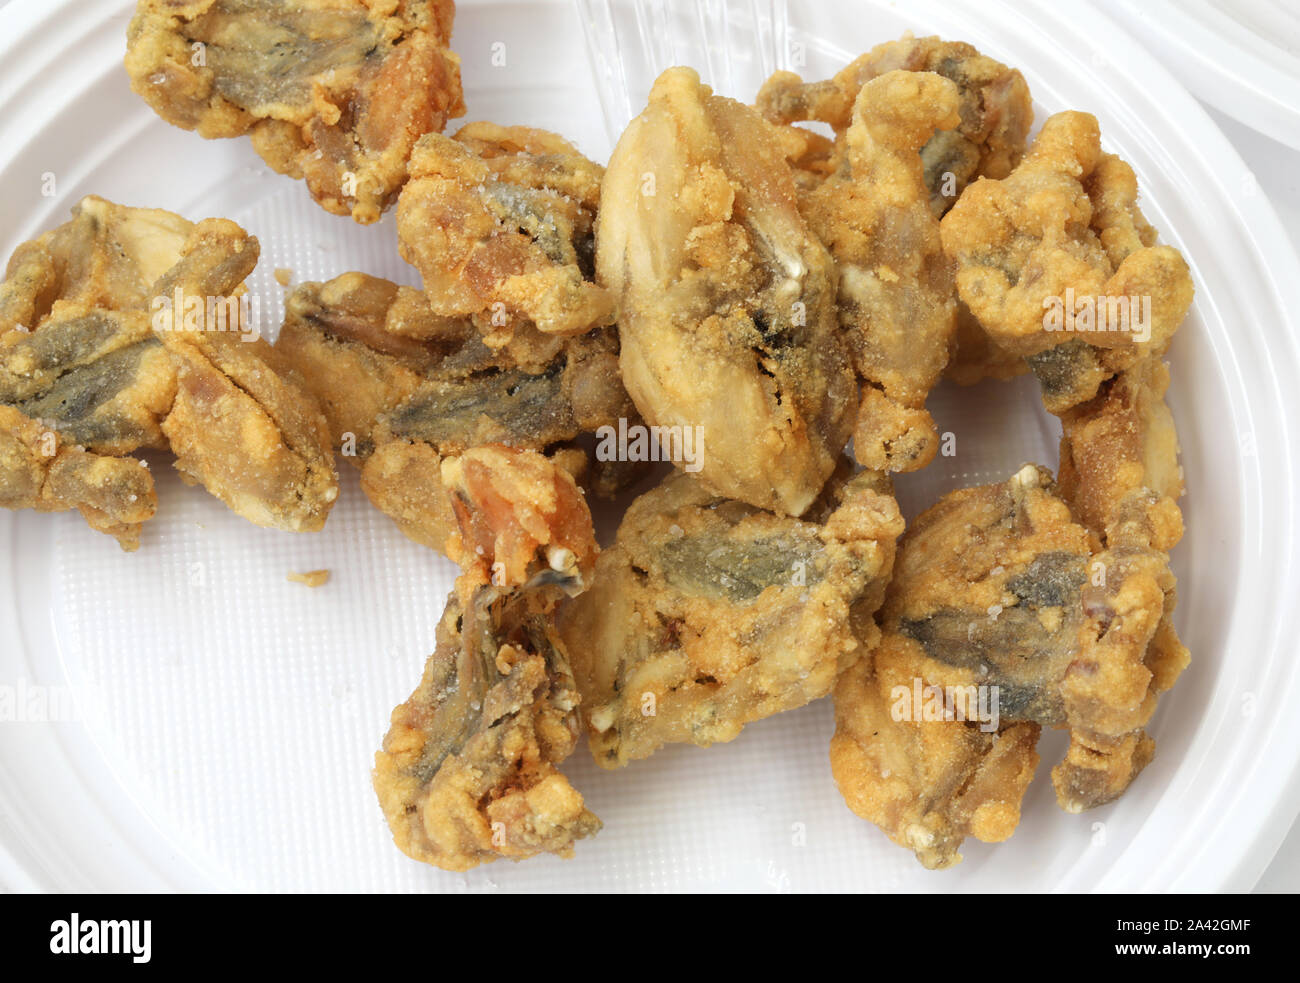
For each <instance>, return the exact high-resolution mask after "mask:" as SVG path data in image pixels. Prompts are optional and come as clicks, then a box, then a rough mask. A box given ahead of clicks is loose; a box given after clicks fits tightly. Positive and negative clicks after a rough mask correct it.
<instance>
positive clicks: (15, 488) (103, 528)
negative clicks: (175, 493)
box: [0, 405, 158, 550]
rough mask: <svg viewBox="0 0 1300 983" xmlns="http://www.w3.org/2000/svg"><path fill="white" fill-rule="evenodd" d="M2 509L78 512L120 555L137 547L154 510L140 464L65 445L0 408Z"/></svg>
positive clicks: (26, 419)
mask: <svg viewBox="0 0 1300 983" xmlns="http://www.w3.org/2000/svg"><path fill="white" fill-rule="evenodd" d="M0 507H3V508H7V509H36V510H38V511H40V512H62V511H66V510H68V509H74V508H75V509H77V510H78V511H79V512H80V513H81V514H82V516H83V517H84V518H85V520H86V522H87V523H89V524H90V527H91V528H92V529H96V530H98V531H99V532H105V533H108V534H109V535H111V536H113V537H115V538H116V539H117V541H118V543H119V544H120V545H121V546H122V549H124V550H135V549H138V548H139V546H140V526H141V524H142V523H144V522H145V521H146V520H148V519H151V518H152V517H153V514H154V512H155V511H156V510H157V508H158V497H157V495H155V494H154V487H153V476H152V475H151V474H150V473H149V469H148V468H146V467H145V466H144V462H143V461H138V460H135V459H134V458H129V457H114V456H111V455H104V454H96V453H93V452H91V451H86V450H82V449H80V448H77V447H74V446H69V445H68V444H67V443H66V442H65V441H64V440H63V438H62V437H61V436H60V435H59V434H58V433H57V432H56V431H54V430H50V429H48V428H46V427H45V426H44V425H43V424H41V423H39V422H38V421H36V420H33V419H31V418H30V417H28V416H25V415H24V414H22V413H21V412H19V411H18V410H16V409H14V408H13V407H12V406H4V405H0Z"/></svg>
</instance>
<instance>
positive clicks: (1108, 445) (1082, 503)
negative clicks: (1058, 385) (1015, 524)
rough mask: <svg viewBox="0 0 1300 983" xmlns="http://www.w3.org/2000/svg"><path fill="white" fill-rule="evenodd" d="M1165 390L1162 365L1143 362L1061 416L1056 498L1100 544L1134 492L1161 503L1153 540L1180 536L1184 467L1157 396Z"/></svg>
mask: <svg viewBox="0 0 1300 983" xmlns="http://www.w3.org/2000/svg"><path fill="white" fill-rule="evenodd" d="M1168 388H1169V369H1168V367H1167V366H1166V365H1165V364H1164V362H1162V361H1161V360H1160V359H1157V358H1148V359H1143V360H1142V361H1140V362H1138V363H1137V364H1136V365H1135V366H1133V368H1131V369H1129V370H1128V371H1126V372H1122V373H1120V374H1119V375H1118V376H1117V377H1116V378H1114V379H1113V380H1111V381H1109V382H1107V383H1105V384H1104V385H1103V386H1102V390H1101V392H1099V393H1098V394H1097V396H1096V397H1095V398H1094V399H1092V400H1091V401H1089V402H1088V403H1085V404H1083V405H1081V406H1078V407H1075V408H1074V409H1072V410H1070V411H1068V412H1066V413H1065V414H1064V415H1063V416H1062V418H1061V423H1062V429H1063V435H1062V437H1061V467H1060V482H1061V497H1062V498H1064V499H1065V500H1066V501H1067V502H1068V503H1069V504H1070V511H1071V512H1072V513H1073V514H1074V517H1075V519H1076V520H1077V521H1079V522H1081V523H1082V524H1083V525H1085V526H1087V527H1088V528H1089V529H1092V530H1093V531H1094V532H1096V533H1097V534H1098V535H1099V536H1101V537H1102V538H1103V539H1105V540H1106V541H1107V542H1109V541H1110V539H1111V538H1112V534H1113V533H1114V532H1115V531H1116V529H1115V527H1116V524H1117V522H1119V521H1122V520H1123V519H1124V518H1125V517H1126V512H1129V511H1130V510H1129V509H1127V508H1126V504H1127V503H1130V502H1133V501H1135V496H1136V500H1137V501H1141V500H1143V499H1146V498H1152V499H1153V500H1155V501H1159V500H1167V504H1166V505H1164V506H1163V507H1162V511H1163V512H1164V513H1165V516H1166V519H1165V520H1164V521H1162V522H1159V523H1158V525H1159V528H1155V527H1153V528H1152V529H1151V531H1150V539H1151V540H1152V544H1153V545H1155V546H1157V547H1158V548H1159V549H1165V550H1168V549H1172V548H1173V547H1174V545H1175V544H1176V543H1177V542H1178V539H1179V538H1180V537H1181V533H1182V524H1181V520H1179V519H1178V518H1177V515H1176V513H1177V508H1176V507H1175V506H1174V502H1175V501H1176V500H1177V499H1178V498H1179V497H1181V496H1182V493H1183V469H1182V467H1181V466H1180V465H1179V463H1178V433H1177V431H1176V430H1175V429H1174V418H1173V414H1172V413H1170V412H1169V407H1168V406H1167V405H1165V401H1164V396H1165V392H1166V391H1167V390H1168ZM1171 510H1172V512H1171ZM1162 530H1164V531H1162Z"/></svg>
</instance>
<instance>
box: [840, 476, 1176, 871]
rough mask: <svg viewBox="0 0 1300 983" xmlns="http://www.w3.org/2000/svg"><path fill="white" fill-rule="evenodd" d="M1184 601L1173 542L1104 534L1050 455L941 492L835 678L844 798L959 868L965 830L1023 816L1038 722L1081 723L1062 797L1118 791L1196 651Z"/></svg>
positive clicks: (927, 855)
mask: <svg viewBox="0 0 1300 983" xmlns="http://www.w3.org/2000/svg"><path fill="white" fill-rule="evenodd" d="M1173 603H1174V596H1173V578H1172V576H1171V575H1170V574H1169V568H1168V557H1167V556H1166V555H1165V554H1164V553H1163V552H1161V551H1160V550H1159V549H1158V548H1155V547H1153V545H1152V543H1151V542H1150V541H1149V540H1144V539H1143V538H1142V535H1141V532H1140V530H1138V529H1137V527H1135V526H1132V525H1129V526H1126V527H1125V536H1124V539H1123V542H1122V545H1120V544H1112V545H1109V547H1108V548H1106V549H1102V547H1101V545H1100V544H1099V542H1098V540H1097V537H1096V536H1095V535H1094V534H1093V533H1092V532H1091V531H1090V530H1088V529H1086V528H1084V527H1083V526H1081V525H1079V524H1077V523H1076V522H1074V521H1073V520H1072V518H1071V515H1070V511H1069V508H1068V507H1067V505H1066V504H1065V503H1064V502H1063V501H1061V499H1060V498H1058V497H1057V495H1056V493H1055V489H1054V486H1053V483H1052V478H1051V474H1050V473H1049V472H1048V471H1046V470H1045V469H1043V468H1038V467H1035V466H1033V465H1026V466H1025V467H1024V468H1023V469H1021V471H1020V472H1018V473H1017V474H1016V475H1014V476H1013V477H1012V478H1011V479H1010V480H1009V481H1007V482H1004V483H1001V484H993V485H984V486H981V487H978V488H967V489H962V490H960V491H957V492H953V493H951V494H949V495H947V496H945V497H944V498H943V499H941V500H940V501H939V502H938V503H937V504H936V505H935V506H933V507H932V508H930V509H929V510H927V511H926V512H925V513H923V514H922V515H921V516H919V517H918V518H917V520H916V521H915V522H914V523H913V524H912V526H911V527H910V528H909V529H908V531H907V534H906V535H905V536H904V537H903V539H902V541H901V543H900V545H899V553H898V558H897V562H896V564H895V568H894V578H893V580H892V581H891V583H890V585H889V589H888V592H887V594H886V598H885V602H884V605H883V607H882V609H881V615H880V622H881V631H882V632H883V640H882V642H881V644H880V645H879V646H878V647H877V648H876V650H875V652H874V653H873V655H872V656H870V657H868V658H864V659H863V660H862V661H861V662H860V663H859V664H858V665H856V666H854V667H852V668H850V669H849V670H848V671H847V672H846V673H845V674H844V676H843V677H842V678H841V680H840V682H839V683H838V684H837V687H836V714H837V722H838V723H837V731H836V735H835V738H834V739H833V741H832V745H831V762H832V770H833V772H834V774H835V777H836V781H837V782H838V783H839V785H840V788H841V791H842V792H843V793H844V795H845V798H846V800H847V801H848V804H849V806H850V808H852V809H853V810H854V811H855V812H857V813H858V814H859V815H861V816H863V817H864V818H866V819H869V820H871V821H872V822H875V823H876V824H877V825H879V826H881V828H882V829H884V830H885V832H886V833H888V834H889V835H890V837H891V838H892V839H894V840H895V842H897V843H900V844H901V845H904V846H908V847H910V848H911V849H913V850H914V851H915V852H916V854H917V856H918V858H919V859H920V860H921V862H922V863H923V864H924V865H925V866H927V867H946V866H950V865H951V864H954V863H956V862H957V861H958V860H960V855H959V854H958V852H957V851H958V848H959V847H960V844H961V841H962V839H963V838H964V837H966V836H975V837H977V838H978V839H981V840H985V841H988V842H997V841H1000V840H1003V839H1006V838H1007V837H1008V836H1010V835H1011V833H1012V832H1013V831H1014V829H1015V826H1016V824H1017V823H1018V821H1019V810H1020V801H1021V799H1022V797H1023V795H1024V791H1025V788H1026V786H1027V785H1028V783H1029V780H1030V779H1031V778H1032V775H1033V771H1034V768H1035V766H1036V764H1037V761H1038V756H1037V754H1036V753H1035V751H1034V744H1035V742H1036V740H1037V737H1038V731H1039V728H1040V727H1042V726H1046V727H1059V728H1067V729H1068V730H1069V731H1070V736H1071V751H1070V752H1069V755H1068V756H1067V758H1066V760H1065V761H1064V762H1062V763H1061V764H1059V765H1057V767H1056V769H1055V770H1054V772H1053V780H1054V782H1055V784H1056V787H1057V794H1058V801H1059V803H1060V805H1061V807H1062V808H1064V809H1066V810H1068V811H1072V812H1075V811H1078V810H1080V809H1082V808H1087V807H1090V806H1094V805H1100V804H1102V803H1103V802H1107V801H1110V800H1111V799H1112V798H1114V797H1115V796H1117V795H1119V794H1120V793H1121V792H1123V790H1124V789H1125V788H1127V786H1128V784H1129V783H1131V782H1132V780H1133V779H1134V778H1135V777H1136V776H1137V774H1138V772H1139V771H1141V769H1142V767H1143V766H1144V765H1145V764H1146V763H1147V761H1149V760H1150V754H1151V750H1152V748H1153V747H1154V745H1153V743H1152V742H1151V740H1150V738H1149V737H1147V736H1146V735H1145V734H1144V733H1142V727H1144V726H1145V724H1146V723H1147V721H1148V720H1149V719H1150V715H1151V712H1152V711H1153V710H1154V707H1155V701H1156V699H1157V697H1158V695H1159V693H1160V692H1163V691H1164V690H1165V689H1168V687H1169V686H1170V685H1172V684H1173V681H1174V679H1175V678H1176V677H1177V674H1178V672H1179V671H1180V670H1181V664H1180V662H1179V660H1180V658H1181V659H1182V664H1185V650H1182V649H1181V646H1178V645H1177V639H1176V637H1174V636H1173V634H1172V627H1171V624H1170V622H1169V619H1168V615H1169V614H1170V612H1172V609H1173ZM932 708H937V709H935V712H931V710H932Z"/></svg>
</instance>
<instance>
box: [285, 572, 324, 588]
mask: <svg viewBox="0 0 1300 983" xmlns="http://www.w3.org/2000/svg"><path fill="white" fill-rule="evenodd" d="M329 579H330V572H329V571H328V570H309V571H307V572H306V573H291V574H289V581H290V583H294V584H306V585H307V586H308V587H320V586H321V585H323V584H325V583H326V582H328V581H329Z"/></svg>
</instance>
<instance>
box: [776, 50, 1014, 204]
mask: <svg viewBox="0 0 1300 983" xmlns="http://www.w3.org/2000/svg"><path fill="white" fill-rule="evenodd" d="M892 71H907V72H934V73H936V74H938V75H942V76H943V77H944V78H946V79H948V80H949V81H950V82H952V83H953V84H954V85H955V86H956V89H957V94H958V97H959V103H958V107H957V108H958V111H959V113H960V115H961V121H960V123H959V124H958V125H957V126H956V127H952V128H947V129H936V130H934V131H933V132H932V134H931V135H930V136H929V137H928V139H925V140H923V141H922V143H923V146H921V148H920V153H921V162H922V165H923V167H924V173H925V185H926V187H927V188H928V189H929V201H930V207H931V209H932V211H933V213H934V215H935V217H936V218H937V217H940V216H942V215H943V214H944V212H946V211H947V210H948V209H949V208H951V207H952V204H953V202H955V201H956V200H957V198H958V196H959V195H961V193H962V191H963V189H965V187H966V186H967V185H968V184H970V183H971V182H972V181H974V180H975V179H976V178H978V177H990V178H1001V177H1006V176H1007V174H1009V173H1010V172H1011V169H1012V168H1013V167H1015V165H1016V164H1017V163H1018V162H1019V160H1020V157H1021V155H1022V154H1023V153H1024V150H1025V138H1026V137H1027V136H1028V135H1029V128H1030V126H1031V125H1032V123H1033V119H1034V112H1033V102H1032V100H1031V99H1030V97H1029V87H1028V86H1027V85H1026V84H1025V80H1024V77H1023V76H1022V75H1021V74H1020V72H1019V71H1017V70H1015V69H1012V68H1008V67H1007V66H1006V65H1003V64H1000V63H999V62H997V61H995V60H994V59H992V58H988V57H986V56H984V55H981V54H980V53H979V52H978V51H976V50H975V49H974V48H973V47H971V46H970V45H969V44H965V43H963V42H961V41H944V40H942V39H940V38H937V37H926V38H913V37H905V38H902V39H901V40H898V41H889V42H886V43H885V44H881V45H878V46H877V47H875V48H872V49H871V50H870V51H869V52H867V53H866V54H865V55H862V56H861V57H859V58H858V59H857V60H855V61H854V62H853V63H852V64H850V65H848V66H847V67H846V68H844V69H843V70H842V71H840V72H839V74H837V75H836V76H835V77H834V78H832V79H828V80H827V81H824V82H810V83H805V82H804V81H803V80H802V79H800V78H799V76H797V75H795V74H793V73H792V72H777V73H776V74H775V75H773V76H772V77H771V78H770V79H768V80H767V82H766V83H765V84H764V85H763V88H762V89H761V90H760V92H759V94H758V100H757V102H758V108H759V110H760V111H761V112H762V113H763V115H764V116H766V117H767V118H768V119H770V120H772V121H773V122H776V123H793V122H796V121H800V120H818V121H820V122H823V123H827V124H829V125H830V126H831V127H832V128H833V129H834V130H835V131H836V132H837V133H842V132H843V131H844V130H846V129H847V128H848V127H849V126H850V124H851V122H852V116H853V104H854V102H855V101H856V100H857V98H858V95H859V93H860V92H861V91H862V87H863V86H864V85H866V84H867V83H868V82H870V81H871V80H872V79H875V78H878V77H879V76H881V75H885V74H887V73H889V72H892ZM814 146H815V144H814ZM814 162H815V163H817V158H816V155H814ZM796 166H800V168H801V170H804V171H805V172H806V171H807V170H808V168H807V166H806V165H802V166H801V165H800V162H796ZM819 169H821V170H822V171H824V172H825V173H831V172H833V171H834V170H835V163H834V161H833V160H832V162H831V163H830V164H829V166H826V165H822V166H821V167H820V168H819Z"/></svg>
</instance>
